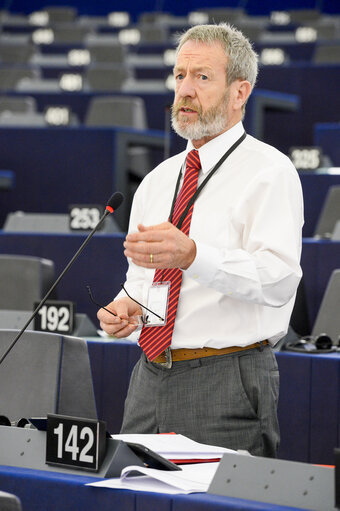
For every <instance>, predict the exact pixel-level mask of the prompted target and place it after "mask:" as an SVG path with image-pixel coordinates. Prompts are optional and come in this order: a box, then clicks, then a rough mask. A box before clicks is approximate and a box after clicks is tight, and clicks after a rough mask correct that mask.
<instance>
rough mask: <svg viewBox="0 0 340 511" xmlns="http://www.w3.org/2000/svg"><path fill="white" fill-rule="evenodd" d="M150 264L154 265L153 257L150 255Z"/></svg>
mask: <svg viewBox="0 0 340 511" xmlns="http://www.w3.org/2000/svg"><path fill="white" fill-rule="evenodd" d="M150 263H151V264H152V263H153V255H152V254H150Z"/></svg>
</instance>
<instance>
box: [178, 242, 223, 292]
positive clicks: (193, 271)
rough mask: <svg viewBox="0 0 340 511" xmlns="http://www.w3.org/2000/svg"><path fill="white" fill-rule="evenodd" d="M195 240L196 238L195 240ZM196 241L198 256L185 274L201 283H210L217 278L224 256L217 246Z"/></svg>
mask: <svg viewBox="0 0 340 511" xmlns="http://www.w3.org/2000/svg"><path fill="white" fill-rule="evenodd" d="M194 241H195V240H194ZM195 243H196V257H195V259H194V261H193V263H192V264H191V265H190V266H189V268H188V269H187V270H184V271H185V274H186V275H187V276H188V277H190V278H191V279H193V280H196V281H198V282H200V283H201V284H206V285H209V284H211V282H213V281H214V280H215V277H216V273H217V271H218V268H219V267H220V266H221V263H222V257H221V254H220V251H219V250H218V249H217V248H214V247H210V246H208V245H205V244H204V243H200V242H199V241H195Z"/></svg>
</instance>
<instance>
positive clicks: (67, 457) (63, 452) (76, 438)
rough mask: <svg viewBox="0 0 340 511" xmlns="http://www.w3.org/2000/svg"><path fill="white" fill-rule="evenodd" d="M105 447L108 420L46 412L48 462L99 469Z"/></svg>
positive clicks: (86, 468)
mask: <svg viewBox="0 0 340 511" xmlns="http://www.w3.org/2000/svg"><path fill="white" fill-rule="evenodd" d="M105 450H106V426H105V422H103V421H97V420H92V419H82V418H79V417H68V416H65V415H53V414H48V415H47V433H46V463H48V464H52V465H62V466H64V467H65V466H66V467H71V468H81V469H85V470H93V471H98V470H99V468H100V465H101V462H102V460H103V458H104V456H105Z"/></svg>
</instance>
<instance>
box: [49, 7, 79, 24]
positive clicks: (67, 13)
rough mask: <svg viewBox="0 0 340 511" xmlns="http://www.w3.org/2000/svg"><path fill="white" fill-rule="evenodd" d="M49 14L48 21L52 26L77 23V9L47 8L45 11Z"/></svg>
mask: <svg viewBox="0 0 340 511" xmlns="http://www.w3.org/2000/svg"><path fill="white" fill-rule="evenodd" d="M43 11H44V12H47V14H48V21H49V23H51V24H55V23H69V22H73V21H75V19H76V17H77V9H76V8H75V7H70V6H54V5H51V6H46V7H44V9H43Z"/></svg>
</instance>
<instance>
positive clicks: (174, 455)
mask: <svg viewBox="0 0 340 511" xmlns="http://www.w3.org/2000/svg"><path fill="white" fill-rule="evenodd" d="M112 438H114V439H116V440H123V441H124V442H133V443H137V444H142V445H144V446H145V447H148V448H149V449H151V450H152V451H155V452H157V453H158V454H160V455H161V456H164V458H167V459H171V460H177V459H178V460H182V459H211V458H222V456H223V454H224V453H234V454H235V453H236V451H233V450H231V449H226V448H225V447H218V446H215V445H206V444H200V443H198V442H195V441H194V440H191V439H190V438H188V437H186V436H184V435H158V434H155V435H142V434H140V435H138V434H137V435H134V434H126V435H112Z"/></svg>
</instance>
